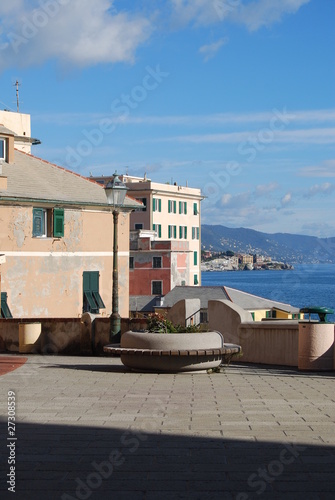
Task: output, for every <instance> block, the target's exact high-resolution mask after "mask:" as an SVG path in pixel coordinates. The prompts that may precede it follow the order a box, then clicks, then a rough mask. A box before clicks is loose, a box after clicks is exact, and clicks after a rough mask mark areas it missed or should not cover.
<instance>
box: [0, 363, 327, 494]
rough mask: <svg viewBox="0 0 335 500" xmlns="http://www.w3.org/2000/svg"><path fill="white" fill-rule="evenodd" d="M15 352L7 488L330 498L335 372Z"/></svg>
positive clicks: (5, 394) (5, 433) (4, 379)
mask: <svg viewBox="0 0 335 500" xmlns="http://www.w3.org/2000/svg"><path fill="white" fill-rule="evenodd" d="M18 358H20V356H19V355H18V356H13V357H8V356H1V355H0V365H1V363H2V364H3V366H5V365H6V366H7V368H8V369H6V370H3V372H6V373H4V374H3V375H1V376H0V387H1V415H2V417H1V436H2V439H1V449H0V454H1V463H2V467H1V498H2V499H3V498H14V499H25V500H26V499H27V500H30V499H32V500H34V499H38V500H39V499H43V500H49V499H62V500H71V499H72V500H73V499H81V500H86V499H92V500H93V499H116V500H156V499H157V500H168V499H169V500H172V499H191V500H196V499H199V500H207V499H208V500H212V499H214V500H216V499H217V500H219V499H220V500H222V499H237V500H247V499H285V500H290V499H292V500H297V499H298V500H299V499H304V500H309V499H313V500H314V499H335V432H334V431H335V424H334V422H335V374H334V372H318V373H316V372H314V373H305V372H299V371H298V370H295V369H290V368H286V367H269V366H255V365H244V364H241V363H238V364H235V363H234V364H231V365H230V366H229V367H225V368H224V370H222V371H221V372H220V373H211V374H207V373H194V374H155V373H135V372H130V371H128V370H127V369H126V368H125V367H124V366H123V365H122V364H121V362H120V359H119V358H104V357H99V358H98V357H69V356H67V357H65V356H42V355H26V358H28V359H27V362H26V363H25V364H21V365H20V363H16V362H15V360H17V359H18ZM21 358H23V357H21ZM11 359H13V363H12V364H11ZM10 369H12V371H9V370H10ZM13 402H15V405H14V404H13ZM8 404H9V407H8ZM8 408H10V411H8ZM14 409H15V412H14V413H15V419H16V420H15V424H16V425H15V433H14V434H13V431H14V428H13V426H12V423H13V419H9V420H8V416H12V414H13V410H14ZM9 431H11V432H12V434H9ZM15 438H16V439H15ZM12 459H14V460H15V466H13V465H12V467H15V469H10V464H9V462H10V460H12ZM7 474H9V476H7ZM10 479H11V480H12V482H13V484H15V494H13V493H12V492H11V491H8V488H9V487H10V484H11V483H7V480H10Z"/></svg>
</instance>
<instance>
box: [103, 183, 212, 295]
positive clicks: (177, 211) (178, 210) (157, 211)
mask: <svg viewBox="0 0 335 500" xmlns="http://www.w3.org/2000/svg"><path fill="white" fill-rule="evenodd" d="M120 178H121V179H122V180H123V182H124V183H125V184H126V186H127V188H128V193H129V195H130V196H132V197H134V198H135V199H136V200H137V201H139V202H140V203H143V205H144V207H143V209H142V210H141V211H135V212H133V213H132V214H131V216H130V229H131V230H140V229H145V230H152V231H155V233H156V239H157V241H158V240H161V241H171V242H173V243H174V244H176V243H180V244H183V243H185V242H188V247H189V248H188V250H189V252H190V254H189V266H188V270H187V275H186V276H185V284H186V285H200V284H201V201H202V200H203V196H202V195H201V190H200V189H195V188H190V187H188V186H179V185H177V184H173V185H172V184H161V183H157V182H152V181H151V180H150V179H148V178H147V177H146V176H144V177H143V178H141V177H133V176H129V175H120ZM94 179H95V180H97V181H98V182H101V183H106V182H108V179H109V178H108V177H94Z"/></svg>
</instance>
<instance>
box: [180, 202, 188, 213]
mask: <svg viewBox="0 0 335 500" xmlns="http://www.w3.org/2000/svg"><path fill="white" fill-rule="evenodd" d="M179 213H180V214H187V203H186V201H180V202H179Z"/></svg>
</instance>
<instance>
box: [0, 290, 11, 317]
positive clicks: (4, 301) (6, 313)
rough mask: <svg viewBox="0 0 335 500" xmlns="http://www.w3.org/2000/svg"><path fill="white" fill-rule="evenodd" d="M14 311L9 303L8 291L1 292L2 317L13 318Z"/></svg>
mask: <svg viewBox="0 0 335 500" xmlns="http://www.w3.org/2000/svg"><path fill="white" fill-rule="evenodd" d="M12 317H13V316H12V313H11V312H10V309H9V307H8V304H7V293H6V292H1V318H6V319H8V318H12Z"/></svg>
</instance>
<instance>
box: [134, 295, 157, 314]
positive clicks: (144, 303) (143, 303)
mask: <svg viewBox="0 0 335 500" xmlns="http://www.w3.org/2000/svg"><path fill="white" fill-rule="evenodd" d="M156 306H157V296H156V295H130V296H129V309H130V310H131V311H133V312H136V311H138V312H152V311H153V310H154V307H156Z"/></svg>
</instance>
